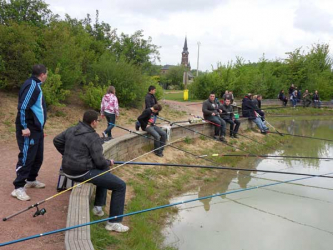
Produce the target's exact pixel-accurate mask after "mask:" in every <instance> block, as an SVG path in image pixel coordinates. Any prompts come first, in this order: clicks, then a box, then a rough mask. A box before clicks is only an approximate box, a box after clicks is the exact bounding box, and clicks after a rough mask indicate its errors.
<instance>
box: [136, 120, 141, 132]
mask: <svg viewBox="0 0 333 250" xmlns="http://www.w3.org/2000/svg"><path fill="white" fill-rule="evenodd" d="M139 129H140V123H139V122H135V130H136V131H139Z"/></svg>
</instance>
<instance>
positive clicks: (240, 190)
mask: <svg viewBox="0 0 333 250" xmlns="http://www.w3.org/2000/svg"><path fill="white" fill-rule="evenodd" d="M331 174H332V173H327V174H324V175H331ZM316 177H318V176H311V177H302V178H297V179H292V180H286V181H282V182H273V183H269V184H264V185H260V186H253V187H248V188H241V189H236V190H232V191H227V192H224V193H217V194H213V195H208V196H204V197H200V198H195V199H189V200H184V201H179V202H175V203H171V204H166V205H162V206H157V207H152V208H148V209H143V210H139V211H135V212H130V213H127V214H122V215H117V216H113V217H109V218H105V219H100V220H96V221H91V222H87V223H84V224H79V225H76V226H71V227H65V228H61V229H57V230H54V231H48V232H45V233H40V234H35V235H31V236H28V237H25V238H20V239H17V240H12V241H7V242H4V243H0V247H3V246H8V245H11V244H16V243H19V242H23V241H27V240H32V239H36V238H40V237H43V236H48V235H52V234H55V233H61V232H65V231H68V230H72V229H76V228H80V227H84V226H89V225H94V224H97V223H101V222H105V221H109V220H112V219H116V218H124V217H129V216H133V215H136V214H142V213H146V212H151V211H155V210H159V209H163V208H169V207H174V206H178V205H182V204H186V203H191V202H194V201H200V200H206V199H212V198H214V197H220V196H223V195H229V194H235V193H241V192H246V191H251V190H256V189H259V188H265V187H271V186H277V185H281V184H285V183H292V182H296V181H301V180H306V179H311V178H316Z"/></svg>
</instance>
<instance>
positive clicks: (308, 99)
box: [303, 89, 312, 108]
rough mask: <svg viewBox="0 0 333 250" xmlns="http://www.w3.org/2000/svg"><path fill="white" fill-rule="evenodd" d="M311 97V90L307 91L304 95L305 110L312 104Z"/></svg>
mask: <svg viewBox="0 0 333 250" xmlns="http://www.w3.org/2000/svg"><path fill="white" fill-rule="evenodd" d="M311 95H312V93H309V90H307V89H306V90H305V92H304V94H303V108H305V107H309V106H310V104H311Z"/></svg>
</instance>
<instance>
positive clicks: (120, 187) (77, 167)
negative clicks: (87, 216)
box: [53, 110, 129, 233]
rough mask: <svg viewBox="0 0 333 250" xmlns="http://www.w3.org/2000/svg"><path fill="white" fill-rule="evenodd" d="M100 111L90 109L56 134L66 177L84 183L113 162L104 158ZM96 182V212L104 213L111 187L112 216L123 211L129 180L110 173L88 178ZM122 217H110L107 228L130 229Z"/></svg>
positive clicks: (115, 229) (55, 144) (110, 214)
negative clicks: (73, 124) (99, 123)
mask: <svg viewBox="0 0 333 250" xmlns="http://www.w3.org/2000/svg"><path fill="white" fill-rule="evenodd" d="M98 122H99V120H98V113H97V112H96V111H94V110H88V111H86V112H85V113H84V115H83V122H79V123H78V124H77V125H76V126H74V127H71V128H69V129H67V130H66V131H64V132H62V133H61V134H59V135H57V136H56V137H55V138H54V140H53V144H54V146H55V147H56V148H57V150H58V151H59V152H60V153H61V154H62V169H63V171H64V174H65V175H66V177H68V178H70V179H72V180H74V181H77V182H82V181H85V180H88V179H90V178H92V177H95V176H97V175H99V174H101V173H103V172H105V171H107V170H108V169H109V168H110V166H112V165H113V160H107V159H105V157H104V155H103V147H102V142H101V140H100V137H99V135H98V134H97V133H96V131H95V129H96V128H97V125H98ZM89 182H90V183H93V184H95V185H96V187H97V188H96V197H95V203H94V208H93V213H94V214H95V215H97V216H103V215H104V212H103V210H102V206H104V205H105V203H106V195H107V190H108V189H109V190H112V196H111V203H110V213H109V216H110V217H114V216H118V215H122V214H123V212H124V204H125V193H126V183H125V182H124V181H123V180H121V179H120V178H118V177H117V176H115V175H113V174H111V173H110V172H108V173H105V174H103V175H101V176H98V177H96V178H94V179H92V180H90V181H89ZM121 221H122V217H120V218H116V219H112V220H109V221H108V222H107V224H106V226H105V229H106V230H109V231H116V232H121V233H122V232H127V231H128V230H129V228H128V227H127V226H124V225H122V224H121V223H120V222H121Z"/></svg>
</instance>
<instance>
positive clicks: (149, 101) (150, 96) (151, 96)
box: [135, 85, 158, 131]
mask: <svg viewBox="0 0 333 250" xmlns="http://www.w3.org/2000/svg"><path fill="white" fill-rule="evenodd" d="M155 93H156V87H155V86H153V85H150V86H149V88H148V93H147V94H146V97H145V109H148V108H151V107H153V106H154V105H155V104H157V100H156V97H155ZM157 114H158V113H157ZM155 122H156V117H155V116H154V123H155ZM139 128H140V122H139V121H137V122H136V123H135V129H136V131H139Z"/></svg>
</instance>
